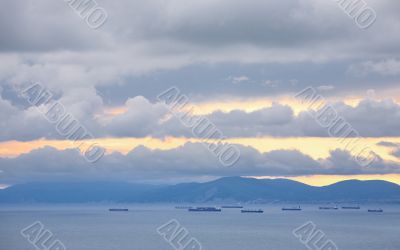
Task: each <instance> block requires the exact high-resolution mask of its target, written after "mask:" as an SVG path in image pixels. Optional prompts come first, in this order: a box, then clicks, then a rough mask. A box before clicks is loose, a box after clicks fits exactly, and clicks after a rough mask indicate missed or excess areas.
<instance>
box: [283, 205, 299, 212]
mask: <svg viewBox="0 0 400 250" xmlns="http://www.w3.org/2000/svg"><path fill="white" fill-rule="evenodd" d="M301 210H302V209H301V207H300V206H298V207H283V208H282V211H301Z"/></svg>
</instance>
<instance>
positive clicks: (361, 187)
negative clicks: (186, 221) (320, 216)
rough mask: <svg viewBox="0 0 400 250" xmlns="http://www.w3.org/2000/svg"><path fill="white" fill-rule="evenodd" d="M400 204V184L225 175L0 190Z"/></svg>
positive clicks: (33, 199) (13, 196) (56, 197)
mask: <svg viewBox="0 0 400 250" xmlns="http://www.w3.org/2000/svg"><path fill="white" fill-rule="evenodd" d="M37 202H39V203H89V202H90V203H92V202H116V203H217V202H219V203H271V202H274V203H297V202H302V203H312V202H343V203H345V202H381V203H383V202H385V203H386V202H387V203H400V186H399V185H397V184H394V183H391V182H386V181H358V180H349V181H343V182H338V183H335V184H332V185H329V186H324V187H314V186H309V185H306V184H303V183H300V182H296V181H292V180H287V179H253V178H242V177H225V178H221V179H218V180H214V181H210V182H205V183H182V184H177V185H146V184H132V183H124V182H53V183H52V182H47V183H43V182H42V183H25V184H18V185H14V186H11V187H8V188H6V189H3V190H0V203H37Z"/></svg>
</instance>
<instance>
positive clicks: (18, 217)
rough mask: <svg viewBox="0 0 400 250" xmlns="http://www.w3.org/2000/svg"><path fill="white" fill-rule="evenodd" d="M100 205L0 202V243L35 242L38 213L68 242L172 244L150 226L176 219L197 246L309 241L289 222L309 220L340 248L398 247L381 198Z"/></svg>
mask: <svg viewBox="0 0 400 250" xmlns="http://www.w3.org/2000/svg"><path fill="white" fill-rule="evenodd" d="M109 207H115V206H109V205H107V206H105V205H96V206H95V205H93V206H89V205H85V206H53V205H52V206H32V207H11V206H1V207H0V249H1V250H29V249H32V250H34V249H36V248H35V247H34V246H32V245H31V244H30V243H29V242H28V241H27V240H26V239H24V238H23V237H22V236H21V235H20V230H21V229H22V228H25V227H27V226H28V225H30V224H32V223H33V222H35V221H40V222H42V223H43V224H44V226H45V227H46V228H47V229H49V230H50V231H51V232H53V233H54V235H55V237H56V238H58V239H59V240H60V241H62V242H63V243H64V244H65V246H66V247H67V249H70V250H73V249H76V250H86V249H87V250H89V249H90V250H120V249H122V250H128V249H143V250H144V249H146V250H148V249H173V248H172V246H170V245H169V244H168V243H167V242H166V241H165V240H164V239H163V238H162V237H161V236H160V235H158V233H157V231H156V229H157V228H158V227H159V226H161V225H163V224H165V223H166V222H168V221H170V220H171V219H177V220H178V221H179V222H180V224H181V225H182V226H184V227H185V228H186V229H187V230H188V231H189V232H190V235H191V236H193V237H195V238H196V239H198V241H199V242H200V243H201V244H202V246H203V249H218V250H221V249H229V250H236V249H237V250H239V249H240V250H242V249H272V250H302V249H307V247H306V246H304V245H303V244H301V243H300V242H299V241H298V240H297V239H296V238H295V237H294V236H293V235H292V231H293V229H295V228H297V227H299V226H301V225H302V224H304V223H305V222H307V221H312V222H314V223H315V224H316V225H317V227H318V228H319V229H321V230H322V231H323V232H324V233H325V234H326V237H327V238H329V239H331V240H332V241H334V242H335V243H336V244H337V246H338V247H339V249H349V250H369V249H371V250H389V249H390V250H397V249H400V206H386V207H385V206H384V207H383V208H384V209H385V212H384V213H383V214H371V213H367V212H366V209H367V208H376V206H365V207H363V208H362V209H361V210H360V211H343V210H339V211H319V210H317V209H316V207H317V206H305V207H304V211H302V212H282V211H280V207H281V206H279V207H278V206H257V208H263V209H264V210H265V213H264V214H241V213H240V211H239V209H225V210H224V211H223V212H222V213H189V212H187V211H185V210H176V209H174V208H173V207H174V206H173V205H171V206H165V205H163V206H154V205H150V206H145V205H126V206H117V207H127V208H129V209H130V211H129V212H125V213H124V212H108V208H109Z"/></svg>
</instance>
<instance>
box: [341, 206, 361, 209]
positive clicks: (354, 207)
mask: <svg viewBox="0 0 400 250" xmlns="http://www.w3.org/2000/svg"><path fill="white" fill-rule="evenodd" d="M342 209H361V207H360V206H343V207H342Z"/></svg>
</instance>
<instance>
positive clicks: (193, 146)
mask: <svg viewBox="0 0 400 250" xmlns="http://www.w3.org/2000/svg"><path fill="white" fill-rule="evenodd" d="M237 146H238V147H239V149H240V151H241V158H240V160H239V162H238V163H237V164H236V165H235V166H234V167H231V168H226V167H223V166H221V165H220V164H219V163H218V161H217V159H216V158H215V157H214V155H212V154H211V153H210V152H208V151H207V149H206V148H205V147H204V145H202V144H200V143H187V144H185V145H184V146H182V147H179V148H176V149H171V150H165V151H163V150H150V149H148V148H145V147H138V148H135V149H134V150H132V151H131V152H129V153H128V154H127V155H122V154H119V153H113V154H111V155H105V156H104V157H103V158H102V159H101V160H100V161H98V162H97V163H96V164H95V165H90V163H87V162H86V161H85V160H84V159H83V158H82V157H81V156H80V155H79V153H78V152H77V151H76V150H73V149H70V150H64V151H58V150H56V149H54V148H50V147H46V148H42V149H37V150H34V151H32V152H30V153H28V154H23V155H21V156H19V157H17V158H0V170H1V171H2V172H1V174H0V181H1V182H2V183H8V184H12V183H18V182H31V181H57V180H125V181H137V180H141V181H163V180H164V181H167V180H177V179H182V178H190V179H196V178H197V179H202V178H206V177H221V176H234V175H243V176H265V175H269V176H282V175H284V176H295V175H310V174H384V173H400V168H399V166H398V165H396V164H393V163H387V162H383V160H382V159H379V161H376V162H375V163H374V164H372V165H371V166H369V167H366V168H362V167H360V166H359V165H358V164H357V163H356V162H354V161H353V160H352V157H351V156H350V155H349V153H348V152H345V151H340V150H336V151H332V152H331V156H330V157H329V158H327V159H318V160H315V159H312V158H311V157H309V156H307V155H304V154H302V153H300V152H299V151H295V150H277V151H271V152H268V153H259V152H258V151H256V150H255V149H253V148H251V147H244V146H240V145H237Z"/></svg>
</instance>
